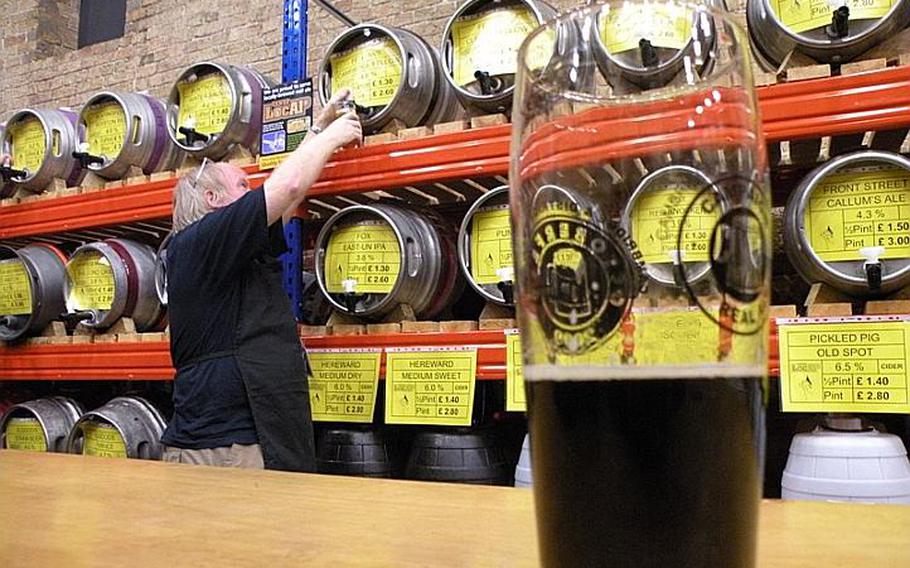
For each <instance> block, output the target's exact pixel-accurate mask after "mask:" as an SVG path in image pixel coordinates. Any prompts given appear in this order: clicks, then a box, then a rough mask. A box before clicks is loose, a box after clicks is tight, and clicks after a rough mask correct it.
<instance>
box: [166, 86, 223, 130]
mask: <svg viewBox="0 0 910 568" xmlns="http://www.w3.org/2000/svg"><path fill="white" fill-rule="evenodd" d="M177 92H178V93H180V109H179V110H178V111H177V124H178V125H180V126H184V127H189V128H193V129H195V130H196V132H201V133H203V134H221V132H222V131H224V128H225V127H226V126H227V123H228V120H230V118H231V108H232V106H233V104H232V103H233V99H232V98H231V86H230V85H229V84H228V80H227V77H225V76H224V75H222V74H221V73H209V74H208V75H206V76H204V77H200V78H199V79H196V80H195V81H182V82H180V83H177Z"/></svg>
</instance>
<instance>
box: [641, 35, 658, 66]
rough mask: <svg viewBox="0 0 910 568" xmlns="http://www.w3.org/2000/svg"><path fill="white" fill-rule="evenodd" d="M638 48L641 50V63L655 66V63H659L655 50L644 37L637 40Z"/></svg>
mask: <svg viewBox="0 0 910 568" xmlns="http://www.w3.org/2000/svg"><path fill="white" fill-rule="evenodd" d="M638 50H639V51H640V52H641V64H642V65H644V66H645V67H657V64H658V63H660V60H659V59H658V58H657V50H656V49H654V46H653V45H651V42H650V41H648V40H646V39H645V38H641V39H640V40H638Z"/></svg>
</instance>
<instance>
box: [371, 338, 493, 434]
mask: <svg viewBox="0 0 910 568" xmlns="http://www.w3.org/2000/svg"><path fill="white" fill-rule="evenodd" d="M476 372H477V350H476V349H474V348H469V347H465V348H457V347H452V348H444V349H429V348H427V349H424V348H407V347H404V348H389V349H386V391H385V421H386V422H387V423H388V424H428V425H434V426H470V425H471V415H472V412H473V410H474V377H475V376H476Z"/></svg>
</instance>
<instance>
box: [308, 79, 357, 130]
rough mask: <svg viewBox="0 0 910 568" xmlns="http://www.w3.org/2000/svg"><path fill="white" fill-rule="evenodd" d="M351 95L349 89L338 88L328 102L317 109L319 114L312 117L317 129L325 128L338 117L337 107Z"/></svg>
mask: <svg viewBox="0 0 910 568" xmlns="http://www.w3.org/2000/svg"><path fill="white" fill-rule="evenodd" d="M350 96H351V90H350V89H339V91H338V92H337V93H335V94H333V95H332V98H331V99H329V102H327V103H326V105H325V106H324V107H322V110H321V111H319V116H317V117H316V118H314V119H313V125H314V126H316V127H317V128H318V129H319V130H325V129H326V128H328V127H329V125H330V124H332V123H333V122H335V119H336V118H338V109H339V108H341V102H342V101H345V100H347V99H348V97H350Z"/></svg>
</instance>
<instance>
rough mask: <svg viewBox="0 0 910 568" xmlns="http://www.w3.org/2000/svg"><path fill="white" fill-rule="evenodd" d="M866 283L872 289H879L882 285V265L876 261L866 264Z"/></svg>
mask: <svg viewBox="0 0 910 568" xmlns="http://www.w3.org/2000/svg"><path fill="white" fill-rule="evenodd" d="M866 283H868V284H869V289H870V290H872V291H876V290H880V289H881V287H882V265H881V264H880V263H878V262H875V263H869V264H867V265H866Z"/></svg>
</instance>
